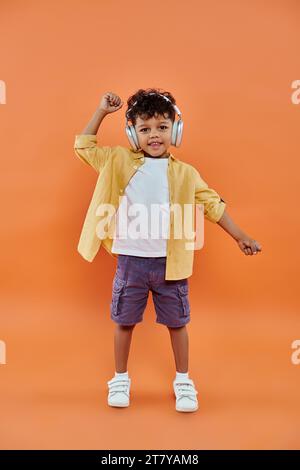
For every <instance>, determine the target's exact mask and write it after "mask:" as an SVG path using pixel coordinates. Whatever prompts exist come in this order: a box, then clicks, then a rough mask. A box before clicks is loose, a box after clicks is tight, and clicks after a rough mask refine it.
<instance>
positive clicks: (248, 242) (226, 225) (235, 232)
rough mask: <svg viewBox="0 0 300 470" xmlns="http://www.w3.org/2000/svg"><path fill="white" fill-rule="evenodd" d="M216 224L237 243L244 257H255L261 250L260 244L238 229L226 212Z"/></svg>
mask: <svg viewBox="0 0 300 470" xmlns="http://www.w3.org/2000/svg"><path fill="white" fill-rule="evenodd" d="M217 223H218V224H219V225H220V226H221V227H222V228H223V229H224V230H225V231H226V232H227V233H229V235H231V236H232V237H233V238H234V239H235V240H236V241H237V243H238V245H239V247H240V249H241V250H242V251H243V252H244V253H245V255H253V254H254V255H256V254H257V252H258V251H261V250H262V248H261V245H260V243H258V242H257V241H256V240H254V239H253V238H251V237H249V235H247V234H246V233H245V232H243V231H242V230H241V229H240V227H238V226H237V225H236V224H235V223H234V221H233V220H232V219H231V217H230V216H229V214H228V212H227V211H226V210H225V211H224V213H223V215H222V217H221V218H220V220H219V221H218V222H217Z"/></svg>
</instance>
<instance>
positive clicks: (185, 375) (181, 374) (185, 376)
mask: <svg viewBox="0 0 300 470" xmlns="http://www.w3.org/2000/svg"><path fill="white" fill-rule="evenodd" d="M188 378H189V373H188V372H177V371H176V377H175V380H182V379H188Z"/></svg>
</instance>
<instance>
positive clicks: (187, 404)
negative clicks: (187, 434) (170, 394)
mask: <svg viewBox="0 0 300 470" xmlns="http://www.w3.org/2000/svg"><path fill="white" fill-rule="evenodd" d="M173 389H174V393H175V397H176V411H187V412H188V411H196V410H197V409H198V400H197V394H198V392H197V390H195V385H194V382H193V381H192V379H178V380H176V379H175V380H174V381H173Z"/></svg>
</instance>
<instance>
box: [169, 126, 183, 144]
mask: <svg viewBox="0 0 300 470" xmlns="http://www.w3.org/2000/svg"><path fill="white" fill-rule="evenodd" d="M182 132H183V121H182V120H181V119H179V121H175V122H174V124H173V128H172V139H171V144H172V145H175V147H179V146H180V144H181V140H182Z"/></svg>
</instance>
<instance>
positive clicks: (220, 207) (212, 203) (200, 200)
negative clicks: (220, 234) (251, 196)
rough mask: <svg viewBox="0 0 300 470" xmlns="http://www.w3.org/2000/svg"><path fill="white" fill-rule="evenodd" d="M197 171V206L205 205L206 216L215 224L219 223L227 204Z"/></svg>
mask: <svg viewBox="0 0 300 470" xmlns="http://www.w3.org/2000/svg"><path fill="white" fill-rule="evenodd" d="M194 170H195V171H196V183H195V204H203V206H204V216H205V217H206V218H207V219H208V220H210V221H211V222H213V223H216V222H218V221H219V220H220V219H221V217H222V215H223V213H224V211H225V208H226V202H225V201H224V199H222V198H221V197H220V196H219V194H218V193H217V192H216V191H215V190H214V189H212V188H209V187H208V185H207V183H206V182H205V181H204V180H203V179H202V178H201V176H200V174H199V172H198V171H197V170H196V169H195V168H194Z"/></svg>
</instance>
